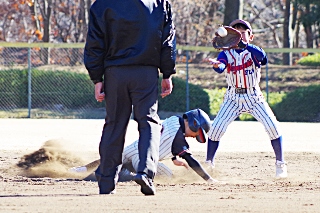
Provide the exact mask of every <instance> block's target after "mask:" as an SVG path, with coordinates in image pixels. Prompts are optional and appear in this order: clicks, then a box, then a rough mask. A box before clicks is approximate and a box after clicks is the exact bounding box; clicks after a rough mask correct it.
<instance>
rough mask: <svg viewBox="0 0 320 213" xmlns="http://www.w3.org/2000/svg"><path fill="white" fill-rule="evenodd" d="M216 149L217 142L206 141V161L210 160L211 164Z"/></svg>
mask: <svg viewBox="0 0 320 213" xmlns="http://www.w3.org/2000/svg"><path fill="white" fill-rule="evenodd" d="M218 147H219V141H212V140H211V139H208V149H207V159H206V160H211V162H213V161H214V156H215V155H216V152H217V149H218Z"/></svg>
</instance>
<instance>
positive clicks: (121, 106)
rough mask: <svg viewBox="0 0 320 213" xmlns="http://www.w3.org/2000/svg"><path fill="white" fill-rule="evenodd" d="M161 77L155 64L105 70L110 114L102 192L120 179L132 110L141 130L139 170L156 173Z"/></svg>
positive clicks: (104, 135) (99, 173) (105, 131)
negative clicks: (159, 80) (159, 85)
mask: <svg viewBox="0 0 320 213" xmlns="http://www.w3.org/2000/svg"><path fill="white" fill-rule="evenodd" d="M158 78H159V73H158V69H157V67H153V66H120V67H109V68H107V69H106V70H105V75H104V91H105V100H106V111H107V116H106V119H105V124H104V127H103V131H102V136H101V141H100V146H99V153H100V160H101V163H100V166H99V168H98V169H97V171H96V177H97V180H98V185H99V189H100V194H105V193H110V192H111V191H112V190H113V189H114V188H115V185H116V183H117V179H118V172H119V171H120V169H121V164H122V152H123V148H124V142H125V135H126V131H127V126H128V123H129V120H130V116H131V112H132V110H133V115H134V119H135V120H136V121H137V123H138V131H139V145H138V149H139V158H140V162H139V166H138V171H137V172H143V173H146V174H147V175H148V176H149V177H151V178H153V177H154V176H155V174H156V169H157V164H158V160H159V143H160V131H161V124H160V119H159V116H158V114H157V111H158V101H157V100H158Z"/></svg>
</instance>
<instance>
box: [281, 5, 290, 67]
mask: <svg viewBox="0 0 320 213" xmlns="http://www.w3.org/2000/svg"><path fill="white" fill-rule="evenodd" d="M285 3H286V6H285V10H284V21H283V48H290V47H291V45H290V43H291V42H290V39H291V32H290V31H291V25H290V9H291V3H290V0H286V2H285ZM282 64H283V65H292V53H283V54H282Z"/></svg>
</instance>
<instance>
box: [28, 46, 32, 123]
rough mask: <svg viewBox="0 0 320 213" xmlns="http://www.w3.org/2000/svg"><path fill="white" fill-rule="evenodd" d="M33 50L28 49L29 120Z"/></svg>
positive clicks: (29, 112) (29, 114) (29, 113)
mask: <svg viewBox="0 0 320 213" xmlns="http://www.w3.org/2000/svg"><path fill="white" fill-rule="evenodd" d="M31 101H32V100H31V48H30V47H29V48H28V118H31Z"/></svg>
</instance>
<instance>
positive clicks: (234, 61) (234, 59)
mask: <svg viewBox="0 0 320 213" xmlns="http://www.w3.org/2000/svg"><path fill="white" fill-rule="evenodd" d="M228 52H229V54H230V55H231V57H232V58H233V63H234V64H236V62H237V60H236V58H235V57H234V55H233V54H232V53H231V51H230V50H228ZM232 67H234V66H232V65H231V63H230V69H231V71H232V72H233V74H235V75H236V87H238V75H237V72H234V71H233V70H232Z"/></svg>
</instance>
